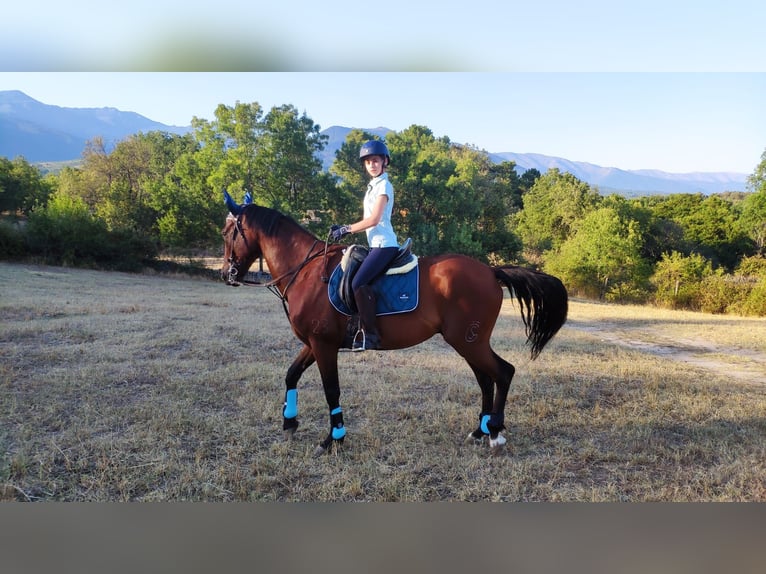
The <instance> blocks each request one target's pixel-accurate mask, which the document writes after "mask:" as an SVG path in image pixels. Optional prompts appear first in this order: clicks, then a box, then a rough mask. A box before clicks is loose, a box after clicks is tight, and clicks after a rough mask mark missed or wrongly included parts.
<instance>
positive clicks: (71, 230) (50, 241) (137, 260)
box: [26, 196, 156, 271]
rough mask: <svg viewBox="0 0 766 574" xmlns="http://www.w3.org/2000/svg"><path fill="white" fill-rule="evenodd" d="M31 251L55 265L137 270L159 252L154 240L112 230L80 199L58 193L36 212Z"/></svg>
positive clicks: (30, 230)
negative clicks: (58, 194)
mask: <svg viewBox="0 0 766 574" xmlns="http://www.w3.org/2000/svg"><path fill="white" fill-rule="evenodd" d="M26 231H27V233H26V241H27V245H28V247H29V252H30V254H32V255H38V256H40V257H42V259H43V260H44V261H45V262H46V263H49V264H52V265H71V266H77V267H99V268H105V269H115V270H120V271H137V270H139V269H140V268H141V267H142V265H143V262H144V260H146V259H151V258H153V257H154V256H155V255H156V248H155V247H154V245H153V244H152V242H151V241H150V240H149V239H147V238H143V237H141V236H140V235H138V234H137V233H135V232H132V231H128V230H118V231H109V230H108V229H107V227H106V224H105V223H104V222H103V221H101V220H99V219H97V218H96V217H94V216H93V215H92V214H91V213H90V210H89V209H88V206H87V205H86V204H85V202H84V201H83V200H81V199H80V198H72V197H66V196H55V197H54V198H53V199H52V200H51V201H50V202H49V203H48V205H47V206H46V207H43V208H38V209H36V210H35V211H33V212H32V214H31V215H30V217H29V223H28V224H27V230H26Z"/></svg>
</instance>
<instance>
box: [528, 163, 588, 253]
mask: <svg viewBox="0 0 766 574" xmlns="http://www.w3.org/2000/svg"><path fill="white" fill-rule="evenodd" d="M600 202H601V196H599V194H598V191H596V190H594V189H592V188H591V187H590V186H589V185H588V184H587V183H585V182H583V181H580V180H579V179H577V178H576V177H575V176H574V175H572V174H570V173H562V172H561V171H559V170H558V169H555V168H554V169H550V170H548V171H547V172H546V173H545V174H544V175H542V176H540V177H539V178H538V179H537V180H536V181H535V184H534V185H533V186H532V187H531V188H530V190H529V191H528V192H527V193H526V194H525V195H524V200H523V203H524V208H523V209H522V210H521V211H520V212H519V214H518V217H517V228H516V232H517V233H518V234H519V236H520V237H521V240H522V243H523V245H524V251H525V254H526V255H527V257H528V258H529V259H530V260H532V261H540V260H541V257H542V255H543V253H545V252H546V251H550V250H554V251H555V250H556V249H558V248H559V247H561V245H562V244H563V243H564V242H565V241H566V240H567V239H568V238H570V237H571V236H572V234H573V232H574V230H575V223H576V222H578V221H579V220H581V219H582V218H584V217H585V216H586V215H587V214H588V213H590V212H591V211H593V210H594V209H595V208H596V207H597V206H598V205H599V204H600Z"/></svg>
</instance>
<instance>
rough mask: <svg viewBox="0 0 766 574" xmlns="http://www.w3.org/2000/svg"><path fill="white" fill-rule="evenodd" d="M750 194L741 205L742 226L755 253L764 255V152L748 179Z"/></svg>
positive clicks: (765, 232)
mask: <svg viewBox="0 0 766 574" xmlns="http://www.w3.org/2000/svg"><path fill="white" fill-rule="evenodd" d="M748 187H749V188H750V192H751V193H749V194H748V196H747V197H746V198H745V200H744V201H743V204H742V217H741V221H742V225H743V229H744V231H745V233H747V235H748V236H749V237H750V239H752V240H753V243H754V244H755V249H756V252H757V253H760V254H761V255H764V254H766V151H764V152H763V154H762V155H761V163H759V164H758V166H757V167H756V168H755V171H754V172H753V173H752V175H750V177H749V178H748Z"/></svg>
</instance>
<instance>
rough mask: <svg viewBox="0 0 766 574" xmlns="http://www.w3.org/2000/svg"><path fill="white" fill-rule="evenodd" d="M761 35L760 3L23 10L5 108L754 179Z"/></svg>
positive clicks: (77, 3) (42, 5)
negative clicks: (387, 138)
mask: <svg viewBox="0 0 766 574" xmlns="http://www.w3.org/2000/svg"><path fill="white" fill-rule="evenodd" d="M453 4H455V5H453ZM764 22H766V2H764V1H763V0H727V1H726V2H702V3H701V2H699V1H698V0H643V1H642V2H630V3H628V2H617V1H615V0H578V1H577V2H572V1H571V0H536V1H535V2H520V1H519V0H472V1H471V2H467V3H444V2H435V1H434V0H419V1H417V2H413V1H412V0H406V1H405V0H387V1H386V2H385V3H374V4H373V3H370V4H362V3H360V2H350V1H349V0H336V1H335V2H333V3H331V4H328V3H317V2H305V1H304V0H301V1H300V2H299V1H297V0H280V1H279V2H257V3H256V2H247V3H245V2H242V1H241V0H217V1H216V2H214V3H204V5H202V4H201V5H200V6H191V5H190V4H189V3H188V2H187V1H185V0H184V1H183V2H181V0H162V1H159V2H158V1H157V0H152V1H151V2H150V1H148V0H133V1H132V2H130V3H129V4H125V3H119V2H118V3H114V2H111V3H109V2H107V3H104V2H102V3H94V2H92V1H91V0H70V1H69V2H54V3H51V2H49V0H26V2H11V3H9V4H8V6H4V7H3V17H2V18H0V90H7V89H18V90H21V91H23V92H25V93H27V95H29V96H31V97H33V98H35V99H37V100H40V101H42V102H43V103H46V104H52V105H59V106H67V107H115V108H118V109H120V110H124V111H134V112H137V113H140V114H141V115H144V116H146V117H148V118H150V119H152V120H156V121H159V122H162V123H166V124H171V125H188V124H189V122H190V120H191V118H192V117H193V116H197V117H203V118H207V119H211V118H212V117H213V111H214V110H215V108H216V106H217V105H218V104H221V103H223V104H226V105H234V103H235V102H236V101H240V102H248V103H250V102H258V103H260V104H261V105H262V106H263V107H264V108H265V109H266V110H268V109H269V108H270V107H271V106H274V105H283V104H292V105H294V106H295V107H296V108H298V110H299V111H301V112H305V113H306V114H307V115H308V116H309V117H310V118H312V119H313V120H314V122H315V123H317V124H319V125H320V127H321V128H326V127H330V126H332V125H342V126H346V127H368V128H372V127H378V126H383V127H387V128H390V129H393V130H396V131H400V130H402V129H405V128H407V127H408V126H410V125H412V124H417V125H424V126H426V127H428V128H430V129H431V130H432V131H433V132H434V133H435V135H437V136H447V137H449V138H450V140H452V141H454V142H458V143H470V144H473V145H476V146H477V147H479V148H481V149H486V150H487V151H491V152H503V151H510V152H519V153H540V154H544V155H551V156H556V157H563V158H565V159H569V160H573V161H585V162H589V163H593V164H596V165H601V166H604V167H618V168H622V169H658V170H663V171H668V172H672V173H689V172H696V171H703V172H711V171H721V172H736V173H746V174H750V173H752V172H753V171H754V169H755V167H756V166H757V165H758V164H759V163H760V160H761V155H762V154H763V152H764V150H765V149H766V34H765V33H764V30H763V23H764Z"/></svg>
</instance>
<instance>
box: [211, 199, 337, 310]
mask: <svg viewBox="0 0 766 574" xmlns="http://www.w3.org/2000/svg"><path fill="white" fill-rule="evenodd" d="M230 217H232V218H233V216H230ZM237 233H239V234H240V235H241V236H242V241H244V243H245V248H248V249H249V247H250V245H249V244H248V242H247V236H246V235H245V230H244V229H243V227H242V215H241V214H240V215H238V216H237V217H236V220H235V224H234V231H233V235H232V238H231V245H232V247H231V250H232V251H231V255H229V270H228V275H227V281H226V282H227V283H228V284H229V285H240V284H244V285H260V283H256V282H255V281H245V280H242V282H241V283H240V282H239V281H237V276H238V275H239V262H238V261H237V260H236V258H235V257H234V242H235V241H236V240H237ZM319 243H324V247H323V248H321V249H319V250H318V251H316V252H314V249H315V248H316V246H317V244H319ZM327 246H328V242H327V241H324V242H322V241H321V240H319V239H316V240H314V243H312V244H311V247H309V250H308V252H307V253H306V256H305V257H304V258H303V261H302V262H301V263H299V264H298V265H297V266H295V267H293V268H292V269H290V270H289V271H287V272H286V273H283V274H282V275H280V276H279V277H277V278H275V279H272V280H271V281H269V282H268V283H266V284H265V287H266V288H267V289H268V290H269V291H271V292H272V293H274V295H276V296H277V297H279V299H280V300H281V301H282V308H283V309H284V310H285V315H286V316H287V318H288V320H289V319H290V312H289V310H288V307H287V303H288V301H287V292H288V291H289V289H290V287H292V285H293V283H295V280H296V279H297V278H298V274H299V273H300V272H301V271H302V270H303V268H304V267H306V265H308V264H309V262H311V261H313V260H314V259H316V258H317V257H319V256H323V257H324V265H323V273H325V271H324V269H325V268H326V265H327ZM288 277H289V281H288V282H287V285H285V287H284V289H282V290H281V291H280V289H279V283H281V282H282V281H284V280H285V279H286V278H288ZM322 280H323V281H325V279H324V274H323V276H322ZM325 282H326V281H325Z"/></svg>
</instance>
